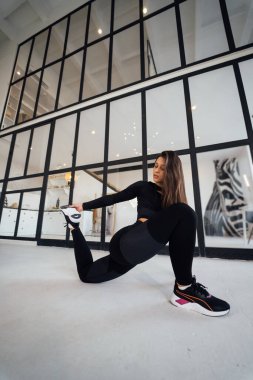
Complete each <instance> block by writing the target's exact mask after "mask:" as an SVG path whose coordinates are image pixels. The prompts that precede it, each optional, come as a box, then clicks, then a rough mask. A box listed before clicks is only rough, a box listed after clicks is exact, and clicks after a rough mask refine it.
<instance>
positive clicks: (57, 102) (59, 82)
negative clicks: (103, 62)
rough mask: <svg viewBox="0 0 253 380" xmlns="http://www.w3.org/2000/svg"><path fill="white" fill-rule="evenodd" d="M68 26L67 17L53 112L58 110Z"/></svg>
mask: <svg viewBox="0 0 253 380" xmlns="http://www.w3.org/2000/svg"><path fill="white" fill-rule="evenodd" d="M69 25H70V16H68V18H67V25H66V31H65V41H64V47H63V53H62V58H61V68H60V74H59V81H58V86H57V92H56V99H55V105H54V111H56V110H57V109H58V105H59V98H60V91H61V85H62V83H61V82H62V77H63V70H64V64H65V54H66V49H67V43H68V35H69Z"/></svg>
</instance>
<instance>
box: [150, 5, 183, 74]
mask: <svg viewBox="0 0 253 380" xmlns="http://www.w3.org/2000/svg"><path fill="white" fill-rule="evenodd" d="M144 33H145V34H144V43H145V45H144V46H145V76H146V77H150V76H152V75H156V74H160V73H162V72H163V71H166V70H171V69H174V68H175V67H178V66H180V55H179V45H178V35H177V25H176V15H175V10H174V8H173V9H170V10H168V11H166V12H163V13H161V14H159V15H157V16H155V17H151V18H150V19H148V20H147V21H145V22H144Z"/></svg>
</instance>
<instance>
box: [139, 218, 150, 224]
mask: <svg viewBox="0 0 253 380" xmlns="http://www.w3.org/2000/svg"><path fill="white" fill-rule="evenodd" d="M138 220H139V221H140V222H142V223H144V222H146V220H148V219H147V218H139V219H138Z"/></svg>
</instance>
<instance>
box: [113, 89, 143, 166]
mask: <svg viewBox="0 0 253 380" xmlns="http://www.w3.org/2000/svg"><path fill="white" fill-rule="evenodd" d="M141 137H142V124H141V97H140V94H137V95H132V96H129V97H126V98H123V99H120V100H116V101H113V102H111V110H110V137H109V161H114V160H119V159H122V158H127V157H136V156H141V155H142V141H141Z"/></svg>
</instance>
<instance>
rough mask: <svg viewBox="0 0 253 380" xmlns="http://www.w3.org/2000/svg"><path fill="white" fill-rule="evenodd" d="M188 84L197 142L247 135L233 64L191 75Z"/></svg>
mask: <svg viewBox="0 0 253 380" xmlns="http://www.w3.org/2000/svg"><path fill="white" fill-rule="evenodd" d="M189 85H190V94H191V104H192V116H193V123H194V133H195V144H196V145H198V146H202V145H209V144H216V143H221V142H227V141H234V140H241V139H245V138H247V134H246V128H245V123H244V118H243V113H242V107H241V103H240V98H239V94H238V88H237V84H236V81H235V75H234V71H233V68H232V67H231V66H229V67H225V68H223V69H218V70H213V71H210V72H208V73H205V74H201V75H196V76H194V77H191V78H189ZM207 115H208V117H207Z"/></svg>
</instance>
